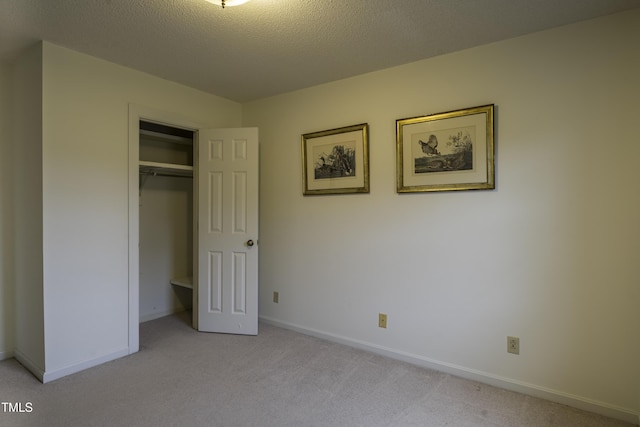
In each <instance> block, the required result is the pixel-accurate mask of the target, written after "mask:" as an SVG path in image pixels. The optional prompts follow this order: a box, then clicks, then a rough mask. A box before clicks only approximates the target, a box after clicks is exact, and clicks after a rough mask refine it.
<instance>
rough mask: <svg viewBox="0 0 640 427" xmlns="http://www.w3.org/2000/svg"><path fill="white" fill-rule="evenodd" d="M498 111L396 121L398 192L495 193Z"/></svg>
mask: <svg viewBox="0 0 640 427" xmlns="http://www.w3.org/2000/svg"><path fill="white" fill-rule="evenodd" d="M493 110H494V105H493V104H490V105H483V106H480V107H473V108H466V109H463V110H456V111H449V112H446V113H439V114H432V115H428V116H421V117H412V118H407V119H399V120H396V161H397V169H396V171H397V191H398V193H414V192H427V191H454V190H490V189H494V188H495V165H494V140H493V138H494V129H493Z"/></svg>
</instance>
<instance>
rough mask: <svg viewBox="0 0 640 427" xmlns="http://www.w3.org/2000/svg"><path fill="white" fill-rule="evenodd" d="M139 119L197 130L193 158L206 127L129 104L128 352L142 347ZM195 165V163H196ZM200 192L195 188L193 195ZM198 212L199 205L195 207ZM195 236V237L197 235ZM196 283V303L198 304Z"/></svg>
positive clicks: (180, 117)
mask: <svg viewBox="0 0 640 427" xmlns="http://www.w3.org/2000/svg"><path fill="white" fill-rule="evenodd" d="M140 120H144V121H149V122H155V123H160V124H164V125H167V126H171V127H176V128H182V129H187V130H190V131H193V132H194V142H193V143H194V162H196V159H197V157H196V154H197V151H196V146H197V138H195V135H196V134H197V131H198V129H202V128H205V127H207V125H205V124H203V123H198V122H196V121H194V120H192V119H190V118H188V117H184V116H182V115H179V114H175V113H171V112H167V111H162V110H158V109H155V108H151V107H145V106H142V105H137V104H129V354H132V353H136V352H137V351H138V350H139V349H140V327H139V325H140V254H139V252H140V250H139V248H140V224H139V221H140V205H139V201H140V199H139V194H140V193H139V191H140V189H139V178H138V176H139V175H138V173H139V165H138V162H139V159H140ZM194 166H195V165H194ZM195 194H197V193H195V192H194V195H195ZM194 211H195V212H197V209H195V208H194ZM194 240H195V239H194ZM195 288H196V286H194V306H195V304H197V301H195V299H196V298H197V291H196V289H195Z"/></svg>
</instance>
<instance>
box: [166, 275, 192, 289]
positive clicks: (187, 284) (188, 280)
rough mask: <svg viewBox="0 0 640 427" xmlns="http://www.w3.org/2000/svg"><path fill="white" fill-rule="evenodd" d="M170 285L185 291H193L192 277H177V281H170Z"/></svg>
mask: <svg viewBox="0 0 640 427" xmlns="http://www.w3.org/2000/svg"><path fill="white" fill-rule="evenodd" d="M171 284H172V285H175V286H181V287H183V288H187V289H193V277H191V276H187V277H179V278H177V279H171Z"/></svg>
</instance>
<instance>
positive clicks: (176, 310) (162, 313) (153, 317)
mask: <svg viewBox="0 0 640 427" xmlns="http://www.w3.org/2000/svg"><path fill="white" fill-rule="evenodd" d="M190 308H191V307H188V308H185V307H174V308H172V309H169V310H163V311H156V312H154V313H148V314H141V315H140V318H139V319H140V320H139V323H144V322H148V321H150V320H156V319H159V318H161V317H165V316H170V315H172V314H176V313H181V312H183V311H185V310H189V309H190Z"/></svg>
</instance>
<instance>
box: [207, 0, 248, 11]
mask: <svg viewBox="0 0 640 427" xmlns="http://www.w3.org/2000/svg"><path fill="white" fill-rule="evenodd" d="M207 1H208V2H209V3H213V4H217V5H218V6H222V8H223V9H224V7H225V6H229V7H231V6H240V5H241V4H244V3H246V2H248V1H249V0H207Z"/></svg>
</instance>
